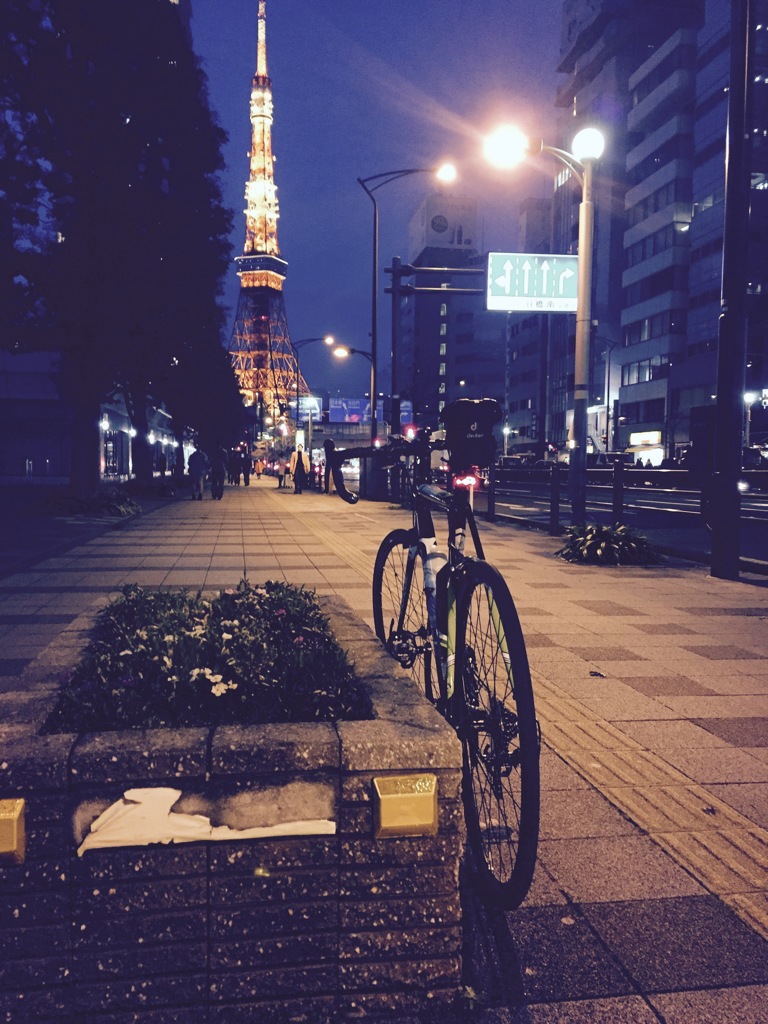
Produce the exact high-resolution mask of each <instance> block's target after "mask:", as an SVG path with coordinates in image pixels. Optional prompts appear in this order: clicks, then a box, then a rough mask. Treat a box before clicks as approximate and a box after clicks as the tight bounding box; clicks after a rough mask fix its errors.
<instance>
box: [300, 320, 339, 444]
mask: <svg viewBox="0 0 768 1024" xmlns="http://www.w3.org/2000/svg"><path fill="white" fill-rule="evenodd" d="M315 341H322V342H323V343H324V344H326V345H328V346H330V345H335V344H336V339H335V338H334V336H333V335H332V334H324V335H323V336H322V337H320V338H302V339H301V340H300V341H292V342H291V348H292V349H293V354H294V356H295V357H296V430H297V431H298V429H299V381H300V380H301V371H300V369H299V349H302V348H304V346H305V345H310V344H312V342H315Z"/></svg>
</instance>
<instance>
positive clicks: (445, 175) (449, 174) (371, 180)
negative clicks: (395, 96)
mask: <svg viewBox="0 0 768 1024" xmlns="http://www.w3.org/2000/svg"><path fill="white" fill-rule="evenodd" d="M412 174H434V175H435V176H436V177H437V178H438V179H439V180H440V181H442V182H446V183H447V182H450V181H453V180H454V179H455V177H456V168H455V167H454V166H453V165H452V164H442V165H441V166H440V167H409V168H405V169H403V170H400V171H384V172H382V173H381V174H372V175H370V176H369V177H367V178H358V179H357V183H358V185H360V187H361V188H362V190H363V191H364V192H365V194H366V195H367V196H368V198H369V199H370V200H371V202H372V203H373V251H372V261H371V352H370V358H371V444H374V442H375V441H376V438H377V436H378V425H377V423H376V386H377V384H376V362H377V358H378V345H379V204H378V202H377V201H376V196H375V195H374V192H376V191H378V189H380V188H383V187H384V186H385V185H389V184H390V182H393V181H398V180H399V179H400V178H408V177H410V176H411V175H412ZM366 354H367V353H366ZM395 355H396V353H394V352H393V353H392V405H393V409H395V410H396V411H397V416H398V422H396V423H395V424H393V428H392V429H393V430H395V431H397V430H399V429H400V422H399V418H400V413H399V394H398V392H397V367H396V362H395Z"/></svg>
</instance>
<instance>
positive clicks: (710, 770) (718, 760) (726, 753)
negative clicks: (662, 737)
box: [666, 747, 768, 783]
mask: <svg viewBox="0 0 768 1024" xmlns="http://www.w3.org/2000/svg"><path fill="white" fill-rule="evenodd" d="M666 757H667V759H668V760H669V762H670V763H671V764H673V765H674V766H675V767H676V768H679V769H680V771H682V772H685V774H686V775H687V776H688V777H689V778H691V779H693V780H694V782H705V783H706V782H767V783H768V769H767V768H766V766H765V765H764V764H761V762H760V761H758V760H756V759H755V758H754V757H750V755H749V754H745V753H744V752H743V751H742V750H734V749H733V748H732V747H715V748H711V749H709V750H704V749H701V748H699V749H697V750H686V749H684V748H681V747H678V748H677V749H676V750H673V751H668V752H667V754H666Z"/></svg>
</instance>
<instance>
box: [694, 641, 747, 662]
mask: <svg viewBox="0 0 768 1024" xmlns="http://www.w3.org/2000/svg"><path fill="white" fill-rule="evenodd" d="M683 650H685V651H690V652H691V654H696V655H698V656H699V657H700V658H709V659H710V661H748V660H750V659H752V658H756V659H757V658H761V657H762V655H760V654H755V653H754V652H753V651H748V650H746V649H745V648H743V647H737V646H736V645H735V644H708V645H705V646H701V647H699V646H696V647H691V646H684V647H683Z"/></svg>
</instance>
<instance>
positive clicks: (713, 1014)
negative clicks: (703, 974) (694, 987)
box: [649, 985, 768, 1024]
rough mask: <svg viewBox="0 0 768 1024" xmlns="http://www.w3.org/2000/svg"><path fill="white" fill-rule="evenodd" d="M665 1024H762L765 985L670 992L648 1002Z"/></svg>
mask: <svg viewBox="0 0 768 1024" xmlns="http://www.w3.org/2000/svg"><path fill="white" fill-rule="evenodd" d="M649 1002H650V1003H651V1005H652V1006H655V1007H656V1008H657V1009H658V1011H659V1013H661V1014H662V1016H663V1018H664V1021H665V1024H694V1022H695V1024H765V1020H766V1007H767V1006H768V986H766V985H743V986H739V987H737V988H728V989H723V988H716V989H708V990H705V991H696V992H669V993H663V994H660V995H652V996H651V997H650V999H649Z"/></svg>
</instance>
